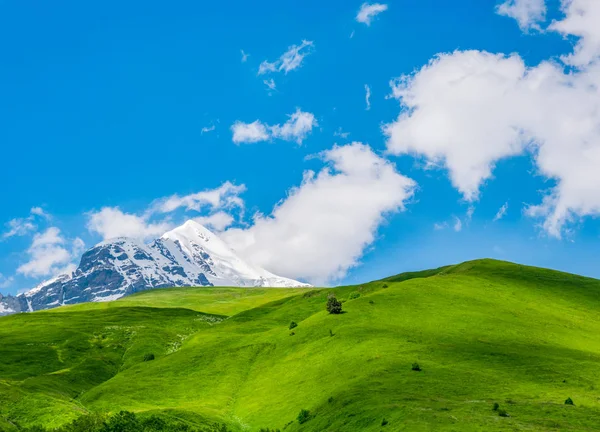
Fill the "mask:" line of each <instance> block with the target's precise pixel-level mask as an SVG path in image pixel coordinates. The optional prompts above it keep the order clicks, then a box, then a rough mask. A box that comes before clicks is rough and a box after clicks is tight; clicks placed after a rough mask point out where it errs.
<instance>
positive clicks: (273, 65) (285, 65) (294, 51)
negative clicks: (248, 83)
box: [258, 40, 314, 75]
mask: <svg viewBox="0 0 600 432" xmlns="http://www.w3.org/2000/svg"><path fill="white" fill-rule="evenodd" d="M313 48H314V44H313V42H312V41H307V40H303V41H302V43H301V44H300V45H292V46H291V47H289V48H288V50H287V51H286V52H285V53H283V54H282V55H281V57H279V59H277V60H275V61H274V62H268V61H267V60H265V61H263V62H262V63H261V64H260V66H259V68H258V74H259V75H263V74H266V73H270V72H284V73H286V74H287V73H288V72H291V71H293V70H295V69H298V68H299V67H300V66H302V61H303V60H304V57H306V56H307V55H308V54H310V53H311V52H312V49H313Z"/></svg>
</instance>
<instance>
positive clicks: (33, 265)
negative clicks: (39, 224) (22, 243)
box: [17, 227, 84, 277]
mask: <svg viewBox="0 0 600 432" xmlns="http://www.w3.org/2000/svg"><path fill="white" fill-rule="evenodd" d="M83 247H84V245H83V241H82V240H81V239H79V238H77V239H75V240H74V241H73V242H72V244H71V245H69V242H68V241H67V240H66V239H65V238H64V237H63V236H62V235H61V233H60V230H59V229H58V228H56V227H50V228H48V229H47V230H46V231H44V232H42V233H37V234H36V235H35V236H34V237H33V241H32V243H31V246H30V247H29V249H28V250H27V254H28V255H29V261H27V262H26V263H25V264H23V265H21V266H20V267H19V268H18V269H17V273H20V274H22V275H24V276H27V277H42V276H56V275H58V274H61V273H66V272H69V271H72V270H73V269H74V267H75V266H74V264H73V262H72V261H73V259H75V258H77V257H78V256H79V254H81V252H82V250H83Z"/></svg>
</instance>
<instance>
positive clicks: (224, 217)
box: [194, 211, 234, 232]
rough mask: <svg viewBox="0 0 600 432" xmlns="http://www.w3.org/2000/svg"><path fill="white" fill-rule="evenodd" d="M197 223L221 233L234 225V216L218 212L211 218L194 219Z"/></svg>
mask: <svg viewBox="0 0 600 432" xmlns="http://www.w3.org/2000/svg"><path fill="white" fill-rule="evenodd" d="M194 220H195V221H196V222H198V223H199V224H201V225H204V226H206V227H207V228H209V229H212V230H214V231H217V232H220V231H223V230H224V229H225V228H227V227H229V226H231V224H233V221H234V219H233V216H231V215H230V214H228V213H225V212H222V211H221V212H217V213H214V214H212V215H210V216H200V217H197V218H194Z"/></svg>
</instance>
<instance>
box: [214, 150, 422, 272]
mask: <svg viewBox="0 0 600 432" xmlns="http://www.w3.org/2000/svg"><path fill="white" fill-rule="evenodd" d="M321 158H322V159H323V160H324V161H325V162H326V163H327V164H328V166H327V167H325V168H323V169H322V170H321V171H320V172H319V173H315V172H313V171H306V172H305V173H304V178H303V181H302V184H301V185H300V186H298V187H296V188H293V189H291V190H290V191H289V194H288V196H287V198H286V199H285V200H283V201H282V202H280V203H279V204H278V205H277V206H275V208H274V209H273V211H272V213H271V214H270V215H268V216H264V215H260V214H259V215H256V216H255V218H254V221H253V225H252V226H251V227H250V228H248V229H237V228H236V229H229V230H227V231H225V233H224V238H225V240H226V241H228V242H229V243H230V244H231V245H232V247H233V248H234V249H236V250H237V251H238V252H239V253H241V254H242V255H243V256H244V257H245V258H246V259H248V260H250V261H252V262H254V263H256V264H258V265H261V266H263V267H265V268H267V269H268V270H270V271H273V272H275V273H277V274H282V275H285V276H288V277H294V278H302V279H306V280H309V281H311V282H313V283H317V284H321V283H327V282H330V281H333V280H337V279H338V278H341V277H343V276H344V275H345V274H346V272H347V271H348V269H349V268H351V267H353V266H355V265H356V264H357V263H358V261H359V259H360V257H361V256H362V254H363V253H364V250H365V248H367V247H368V246H369V245H370V244H372V243H373V241H374V240H375V236H376V232H377V229H378V227H379V226H380V225H381V224H382V223H383V222H384V220H385V215H386V214H388V213H391V212H396V211H401V210H403V209H404V205H405V203H406V201H407V200H408V199H410V198H411V196H412V194H413V190H414V188H415V182H414V181H413V180H411V179H409V178H407V177H404V176H403V175H401V174H399V173H398V172H397V171H396V169H395V167H394V166H393V165H392V164H391V163H390V162H389V161H387V160H386V159H383V158H381V157H380V156H378V155H376V154H375V153H374V152H373V151H372V150H371V148H370V147H368V146H366V145H363V144H361V143H353V144H349V145H345V146H334V147H333V148H332V149H330V150H328V151H326V152H323V153H322V154H321Z"/></svg>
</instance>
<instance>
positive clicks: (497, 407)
mask: <svg viewBox="0 0 600 432" xmlns="http://www.w3.org/2000/svg"><path fill="white" fill-rule="evenodd" d="M499 408H500V404H499V403H498V402H494V408H492V409H493V410H494V411H498V409H499Z"/></svg>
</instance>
